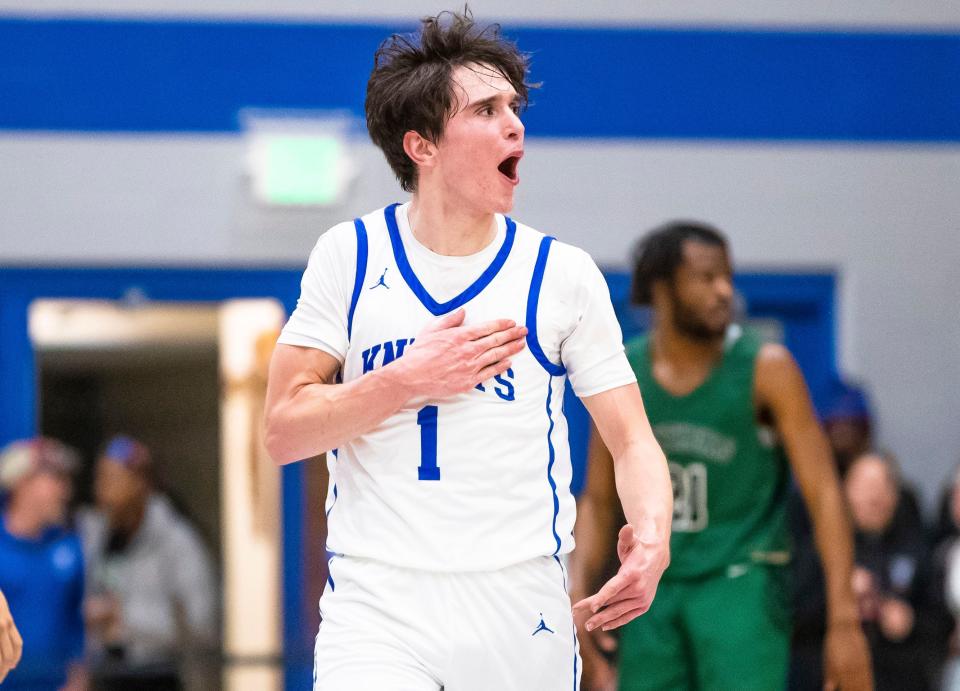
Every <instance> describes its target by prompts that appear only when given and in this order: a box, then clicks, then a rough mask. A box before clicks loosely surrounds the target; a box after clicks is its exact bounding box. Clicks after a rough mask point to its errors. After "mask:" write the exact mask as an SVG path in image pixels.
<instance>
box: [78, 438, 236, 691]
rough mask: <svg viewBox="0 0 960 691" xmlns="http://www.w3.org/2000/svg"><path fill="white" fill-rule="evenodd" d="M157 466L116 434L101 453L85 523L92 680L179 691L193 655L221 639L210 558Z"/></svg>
mask: <svg viewBox="0 0 960 691" xmlns="http://www.w3.org/2000/svg"><path fill="white" fill-rule="evenodd" d="M152 465H153V464H152V459H151V455H150V452H149V450H148V449H147V447H146V446H144V445H143V444H142V443H140V442H139V441H137V440H135V439H132V438H130V437H127V436H117V437H114V438H113V439H111V440H110V441H109V443H108V444H107V445H106V447H105V449H104V451H103V453H102V454H101V455H100V458H99V459H98V460H97V466H96V472H95V478H94V496H95V498H96V504H97V511H92V512H86V513H85V514H83V515H82V517H81V520H80V523H79V526H80V529H81V535H82V536H83V542H84V548H85V550H86V554H87V559H88V570H87V573H88V581H89V583H88V599H87V606H86V616H87V625H88V630H89V633H90V637H91V639H92V643H93V645H92V652H93V654H94V662H93V664H94V678H95V682H96V685H97V688H98V689H103V690H105V691H108V690H109V691H113V690H114V689H117V690H120V689H123V690H124V691H126V690H128V689H143V690H146V689H150V690H151V691H154V690H156V691H161V690H167V689H181V688H183V670H182V667H181V662H183V661H184V656H185V654H186V653H188V652H190V653H193V654H198V653H199V654H203V653H204V652H210V651H212V650H213V644H214V643H215V641H216V631H217V624H216V601H217V595H216V587H215V582H214V574H213V568H212V566H211V562H210V557H209V556H208V554H207V551H206V549H205V548H204V546H203V544H202V543H201V540H200V538H199V536H198V534H197V532H196V531H195V530H194V528H193V527H192V526H191V525H190V524H189V523H188V522H187V521H186V520H185V519H184V518H183V517H182V516H180V515H179V514H178V513H177V512H176V511H175V510H174V508H173V506H172V505H171V503H170V501H169V500H168V499H167V498H166V497H164V496H162V495H161V494H159V493H158V492H157V491H156V490H155V488H154V484H153V481H152V477H151V475H152V473H151V471H152ZM181 633H182V635H181Z"/></svg>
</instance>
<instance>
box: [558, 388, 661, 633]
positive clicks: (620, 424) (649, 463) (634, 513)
mask: <svg viewBox="0 0 960 691" xmlns="http://www.w3.org/2000/svg"><path fill="white" fill-rule="evenodd" d="M583 402H584V405H585V406H586V407H587V410H588V411H589V412H590V416H591V417H592V418H593V420H594V422H595V424H596V426H597V431H598V432H599V434H600V437H601V438H602V439H603V443H604V444H605V445H606V447H607V448H608V449H609V453H610V456H611V457H612V459H613V471H614V478H615V484H616V489H617V494H618V495H619V497H620V503H621V504H622V506H623V511H624V515H625V516H626V518H627V525H626V526H624V527H623V529H621V531H620V534H619V536H618V541H617V554H618V556H619V557H620V561H621V566H620V570H619V571H618V572H617V575H616V576H614V577H613V578H611V579H610V580H609V581H608V582H607V583H606V584H605V585H604V586H603V587H602V588H601V589H600V591H599V592H598V593H597V594H596V595H593V596H591V597H588V598H586V599H584V600H581V601H580V602H578V603H577V604H576V605H574V612H575V614H578V615H580V616H589V614H592V615H593V616H591V617H590V618H589V620H588V621H587V622H586V628H587V630H588V631H591V630H593V629H595V628H602V629H604V630H609V629H612V628H616V627H618V626H622V625H623V624H626V623H627V622H628V621H630V620H632V619H634V618H636V617H638V616H640V615H641V614H643V613H644V612H646V611H647V609H649V607H650V604H651V603H652V602H653V597H654V594H655V593H656V590H657V584H658V583H659V581H660V576H661V575H662V574H663V571H664V569H666V568H667V564H669V562H670V522H671V520H672V516H673V489H672V487H671V484H670V474H669V472H668V470H667V462H666V458H664V455H663V452H662V451H661V450H660V445H659V444H657V440H656V439H655V438H654V436H653V430H651V429H650V423H649V422H648V420H647V416H646V413H645V411H644V409H643V400H642V399H641V398H640V389H639V388H638V387H637V385H636V384H630V385H627V386H621V387H618V388H616V389H612V390H610V391H605V392H603V393H600V394H597V395H596V396H589V397H587V398H585V399H583Z"/></svg>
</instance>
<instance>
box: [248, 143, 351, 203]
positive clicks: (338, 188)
mask: <svg viewBox="0 0 960 691" xmlns="http://www.w3.org/2000/svg"><path fill="white" fill-rule="evenodd" d="M253 175H254V191H255V193H256V196H257V198H258V200H259V201H260V202H263V203H266V204H271V205H277V206H329V205H332V204H336V203H338V202H340V200H341V199H342V197H343V194H344V191H345V188H346V185H347V181H348V180H349V178H350V163H349V160H348V157H347V151H346V146H345V143H344V141H343V139H342V138H341V137H339V136H337V135H335V134H318V133H311V134H302V133H269V134H267V133H261V134H260V135H259V136H258V137H257V138H256V142H255V144H254V170H253Z"/></svg>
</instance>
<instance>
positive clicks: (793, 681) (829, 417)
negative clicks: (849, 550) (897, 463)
mask: <svg viewBox="0 0 960 691" xmlns="http://www.w3.org/2000/svg"><path fill="white" fill-rule="evenodd" d="M822 419H823V428H824V431H825V432H826V433H827V438H828V440H829V442H830V448H831V451H832V455H833V460H834V462H835V464H836V468H837V472H838V474H839V475H840V477H841V478H843V477H845V475H846V473H847V470H848V469H849V467H850V464H851V463H852V462H853V461H854V460H855V459H856V458H858V457H860V456H862V455H863V454H865V453H867V452H868V451H869V450H870V449H871V448H872V447H873V431H874V427H875V426H874V422H873V419H874V418H873V415H872V413H871V409H870V403H869V398H868V396H867V393H866V391H865V390H864V389H863V388H861V387H858V386H854V385H852V384H849V383H847V382H844V381H842V380H840V379H837V380H835V381H834V382H833V384H832V385H831V387H830V392H829V396H828V397H827V401H826V404H825V406H824V409H823V411H822ZM888 460H889V461H890V462H892V459H888ZM894 471H897V469H894ZM897 476H898V477H899V472H897ZM899 493H900V497H899V499H898V500H897V501H896V513H895V515H894V518H893V523H894V524H896V525H897V526H898V531H899V530H909V531H912V532H914V533H915V534H922V533H923V530H924V527H923V519H922V516H921V514H920V506H919V502H918V501H917V497H916V494H915V493H914V492H913V491H912V490H911V489H910V488H909V487H906V486H904V485H903V483H902V482H900V483H899ZM788 515H789V521H790V532H791V535H792V537H793V546H794V549H793V612H794V618H793V636H792V640H791V651H790V657H791V660H790V678H789V683H788V688H789V689H791V691H807V690H808V689H820V688H822V687H823V656H822V651H823V637H824V632H825V630H826V593H825V590H824V583H823V571H822V570H821V568H820V560H819V559H818V558H817V552H816V546H815V545H814V541H813V527H812V524H811V522H810V517H809V515H808V514H807V510H806V507H805V505H804V502H803V499H802V497H801V496H800V494H799V492H798V491H797V490H796V488H795V487H794V488H793V489H792V490H791V493H790V497H789V499H788Z"/></svg>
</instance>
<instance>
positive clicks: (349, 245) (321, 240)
mask: <svg viewBox="0 0 960 691" xmlns="http://www.w3.org/2000/svg"><path fill="white" fill-rule="evenodd" d="M385 208H386V207H381V208H379V209H375V210H373V211H370V212H369V213H366V214H363V215H362V216H357V217H356V218H352V219H350V220H348V221H340V222H339V223H337V224H336V225H334V226H331V227H330V228H328V229H327V230H325V231H323V232H322V233H320V236H319V237H318V238H317V241H316V244H315V245H314V251H317V250H324V251H327V252H333V253H338V252H343V253H350V254H353V253H354V252H356V248H357V233H358V231H359V230H360V229H361V228H362V232H364V233H365V234H366V235H367V236H368V238H369V236H370V235H371V234H377V233H379V232H382V233H384V234H385V233H386V221H385V217H384V209H385ZM357 221H360V223H359V224H358V223H357ZM358 225H359V227H360V228H358Z"/></svg>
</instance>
